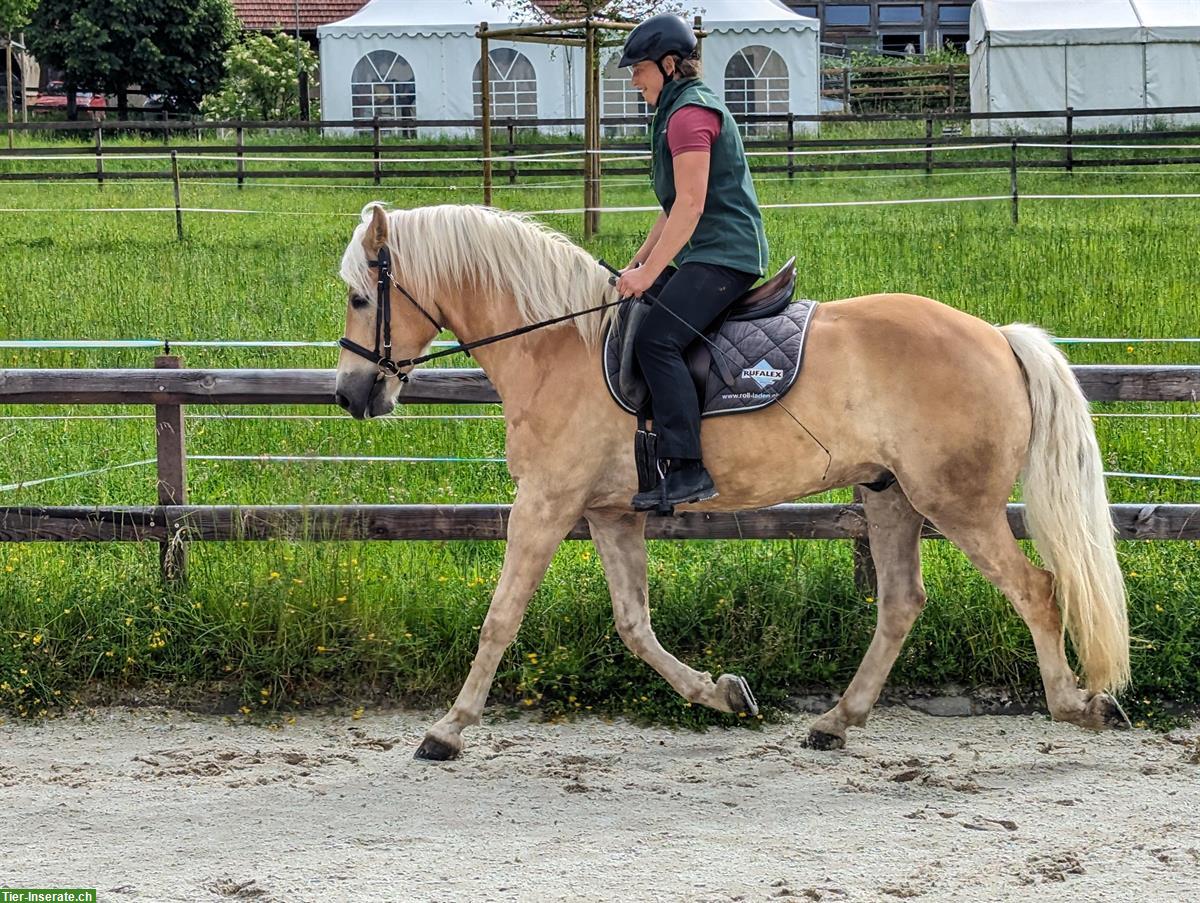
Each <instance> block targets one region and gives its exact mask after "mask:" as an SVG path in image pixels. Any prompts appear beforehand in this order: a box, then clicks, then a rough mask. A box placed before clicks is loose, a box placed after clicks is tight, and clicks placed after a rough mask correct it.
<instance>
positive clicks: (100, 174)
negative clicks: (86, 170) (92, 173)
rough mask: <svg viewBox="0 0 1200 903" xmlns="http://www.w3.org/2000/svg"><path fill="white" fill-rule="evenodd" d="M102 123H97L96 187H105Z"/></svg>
mask: <svg viewBox="0 0 1200 903" xmlns="http://www.w3.org/2000/svg"><path fill="white" fill-rule="evenodd" d="M102 136H103V132H102V131H101V129H100V123H99V122H97V123H96V187H97V188H103V187H104V138H103V137H102Z"/></svg>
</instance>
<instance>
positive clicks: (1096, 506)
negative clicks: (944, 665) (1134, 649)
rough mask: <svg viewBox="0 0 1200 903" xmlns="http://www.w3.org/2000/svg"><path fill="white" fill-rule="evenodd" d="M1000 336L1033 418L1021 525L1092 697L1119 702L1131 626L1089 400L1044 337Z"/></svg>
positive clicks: (1025, 329)
mask: <svg viewBox="0 0 1200 903" xmlns="http://www.w3.org/2000/svg"><path fill="white" fill-rule="evenodd" d="M1000 331H1001V332H1003V333H1004V337H1005V338H1006V339H1008V344H1009V346H1010V347H1011V348H1012V350H1013V353H1014V354H1016V356H1017V359H1018V360H1019V361H1020V362H1021V365H1022V366H1023V367H1024V368H1025V381H1026V384H1027V386H1028V389H1029V403H1030V407H1031V408H1032V411H1033V430H1032V435H1031V437H1030V443H1029V456H1028V459H1027V460H1026V462H1025V468H1024V471H1023V474H1022V482H1023V485H1024V499H1025V523H1026V525H1027V526H1028V528H1029V533H1030V536H1031V537H1032V538H1033V541H1034V544H1035V545H1036V546H1037V550H1038V553H1039V554H1040V555H1041V556H1042V559H1043V561H1044V562H1045V563H1046V567H1047V568H1048V569H1049V570H1050V572H1051V573H1052V574H1053V575H1054V580H1055V589H1056V592H1057V596H1058V604H1059V607H1060V608H1061V610H1062V617H1063V622H1064V624H1065V626H1066V630H1067V631H1068V632H1069V633H1070V635H1071V641H1072V643H1073V644H1074V646H1075V651H1076V654H1077V655H1078V657H1079V661H1080V664H1081V665H1082V666H1083V670H1084V675H1085V677H1086V681H1087V686H1088V688H1089V689H1091V690H1094V691H1097V692H1098V691H1101V690H1110V691H1112V692H1119V691H1120V690H1121V689H1122V688H1123V687H1125V686H1126V685H1127V684H1128V683H1129V616H1128V612H1127V611H1126V602H1125V580H1124V578H1123V577H1122V575H1121V567H1120V565H1119V564H1118V562H1117V553H1116V546H1115V542H1114V536H1115V533H1114V529H1113V523H1112V516H1111V514H1110V512H1109V508H1108V497H1107V495H1106V492H1105V487H1104V468H1103V465H1102V463H1101V460H1100V448H1099V446H1098V445H1097V444H1096V432H1095V430H1094V429H1093V427H1092V419H1091V414H1090V412H1089V409H1088V403H1087V399H1086V398H1085V397H1084V395H1083V391H1082V390H1081V389H1080V388H1079V383H1078V382H1077V381H1076V379H1075V375H1074V374H1073V373H1072V372H1071V368H1070V367H1069V366H1068V364H1067V360H1066V358H1065V357H1063V355H1062V354H1061V353H1060V352H1059V351H1058V349H1057V348H1055V347H1054V344H1053V343H1052V342H1051V341H1050V338H1049V337H1048V336H1047V335H1046V333H1045V332H1043V331H1042V330H1040V329H1038V328H1037V327H1034V326H1026V325H1024V324H1020V323H1014V324H1012V325H1009V326H1004V327H1002V328H1001V330H1000Z"/></svg>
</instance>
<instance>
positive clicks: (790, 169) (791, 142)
mask: <svg viewBox="0 0 1200 903" xmlns="http://www.w3.org/2000/svg"><path fill="white" fill-rule="evenodd" d="M787 136H788V137H787V149H788V158H787V174H788V178H789V179H791V178H793V177H794V176H795V175H796V155H795V153H794V151H795V150H796V114H795V113H793V112H791V111H790V110H789V111H788V123H787Z"/></svg>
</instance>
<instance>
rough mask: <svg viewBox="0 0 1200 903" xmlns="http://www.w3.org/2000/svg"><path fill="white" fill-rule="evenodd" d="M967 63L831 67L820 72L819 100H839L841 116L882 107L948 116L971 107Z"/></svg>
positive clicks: (881, 110)
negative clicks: (925, 111) (825, 98)
mask: <svg viewBox="0 0 1200 903" xmlns="http://www.w3.org/2000/svg"><path fill="white" fill-rule="evenodd" d="M970 88H971V79H970V73H969V71H968V65H967V64H966V63H949V64H946V65H936V64H918V65H913V66H857V67H855V66H850V65H845V66H833V67H828V66H827V67H825V68H823V69H822V70H821V96H822V97H827V98H830V99H833V100H840V101H841V102H842V107H843V110H844V112H846V113H850V112H852V111H853V110H856V109H857V110H858V112H860V113H862V112H865V111H866V110H867V109H868V108H873V109H875V110H876V111H879V112H883V111H884V108H885V107H890V108H892V111H893V112H894V111H895V108H896V107H910V108H912V109H915V110H928V109H940V110H944V111H946V112H948V113H953V112H955V111H956V110H961V109H963V108H966V109H970V106H971V96H970Z"/></svg>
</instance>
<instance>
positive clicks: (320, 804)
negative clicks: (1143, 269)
mask: <svg viewBox="0 0 1200 903" xmlns="http://www.w3.org/2000/svg"><path fill="white" fill-rule="evenodd" d="M435 718H436V715H432V714H430V713H428V712H386V713H377V714H372V713H367V714H366V715H364V716H363V717H361V718H359V719H354V718H352V717H351V716H349V715H330V714H321V715H315V714H314V715H301V716H297V718H296V721H295V723H294V724H284V725H279V726H276V727H275V728H271V727H268V726H262V725H250V724H243V723H238V722H236V721H235V720H231V719H227V718H224V717H221V716H213V715H197V714H192V713H186V712H180V711H175V710H168V709H162V708H144V709H129V708H120V707H114V708H105V709H97V710H94V711H80V712H75V713H72V714H69V715H67V716H64V717H62V718H57V719H53V720H50V721H47V722H42V723H36V724H29V723H11V722H9V723H4V724H0V811H2V812H3V813H4V818H5V825H4V831H3V834H2V835H0V836H2V840H0V847H2V848H3V849H2V850H0V852H2V854H3V855H2V856H0V885H6V886H18V887H22V886H23V887H96V888H98V889H100V890H101V892H102V893H101V899H104V900H156V901H157V900H187V901H196V900H201V901H203V900H213V901H217V900H223V899H224V900H254V901H263V903H267V901H308V900H314V901H315V900H320V899H328V898H329V895H338V896H341V895H347V896H349V895H350V894H354V895H355V896H354V899H359V900H389V901H390V900H437V901H441V900H445V901H461V900H472V901H474V900H513V901H528V900H560V899H569V900H621V901H629V900H664V901H665V900H670V901H676V900H685V901H729V900H744V901H757V900H774V899H780V898H796V899H800V900H832V901H841V900H872V901H876V900H901V899H915V898H922V899H927V900H939V899H954V900H956V901H959V900H988V901H992V900H1028V899H1031V898H1033V897H1035V896H1036V898H1038V899H1040V900H1055V899H1062V900H1067V899H1069V900H1124V899H1138V900H1142V901H1153V900H1163V901H1168V900H1169V901H1177V900H1181V899H1188V898H1191V897H1193V896H1194V894H1195V892H1196V888H1197V887H1200V728H1198V727H1197V726H1193V727H1190V728H1186V729H1181V730H1178V731H1175V732H1172V733H1170V734H1166V735H1162V734H1153V733H1149V732H1146V731H1140V730H1134V731H1130V732H1124V733H1109V734H1099V735H1092V734H1087V733H1085V732H1083V731H1081V730H1079V729H1078V728H1075V727H1073V726H1071V725H1062V724H1054V723H1051V722H1049V721H1047V720H1046V719H1045V718H1043V717H1041V716H1037V715H1023V716H1010V717H997V716H986V717H968V718H945V717H943V718H938V717H932V716H930V715H927V714H922V713H919V712H915V711H911V710H908V709H904V708H898V707H888V708H882V709H879V710H877V711H876V712H875V714H874V716H873V717H872V720H871V723H870V724H869V725H868V726H867V727H866V728H864V729H862V730H859V731H855V732H852V733H851V735H850V743H849V746H848V748H847V749H846V750H844V751H839V752H816V751H812V750H807V749H804V748H802V747H801V745H800V744H801V741H802V740H803V738H804V736H805V734H806V732H807V724H808V721H809V720H810V719H809V717H807V716H796V717H793V718H789V719H788V720H787V721H786V722H785V723H783V724H777V725H767V726H766V727H764V728H763V729H762V730H760V731H751V730H723V729H721V730H710V731H708V732H706V733H691V732H683V731H672V730H667V729H662V728H644V727H637V726H634V725H631V724H628V723H626V722H623V721H617V722H612V723H609V722H606V721H603V720H601V719H580V720H578V721H575V722H573V723H566V724H543V723H539V722H536V721H532V720H528V719H520V720H514V721H504V720H495V719H493V720H489V721H488V723H487V724H485V725H484V726H481V727H478V728H475V729H473V730H471V731H469V732H468V734H467V749H466V751H465V752H464V755H463V758H462V759H460V760H458V761H456V762H452V763H445V764H441V765H437V764H430V763H423V762H417V761H414V760H413V759H412V758H411V753H412V750H413V749H414V748H415V747H416V745H417V743H418V742H419V741H420V738H421V736H422V734H423V733H424V730H425V728H426V726H428V725H429V724H430V723H431V722H432V721H433V720H434V719H435Z"/></svg>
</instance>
